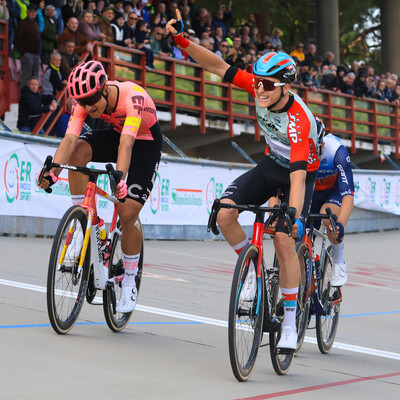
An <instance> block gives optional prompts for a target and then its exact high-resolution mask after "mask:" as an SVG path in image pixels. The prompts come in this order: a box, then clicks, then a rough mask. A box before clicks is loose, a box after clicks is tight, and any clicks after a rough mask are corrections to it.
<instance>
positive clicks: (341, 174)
mask: <svg viewBox="0 0 400 400" xmlns="http://www.w3.org/2000/svg"><path fill="white" fill-rule="evenodd" d="M337 167H338V170H339V171H340V176H341V177H342V179H343V182H344V183H347V184H349V182H348V180H347V176H346V173H345V172H344V169H343V167H342V166H341V165H340V164H338V166H337Z"/></svg>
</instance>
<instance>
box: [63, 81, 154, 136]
mask: <svg viewBox="0 0 400 400" xmlns="http://www.w3.org/2000/svg"><path fill="white" fill-rule="evenodd" d="M108 85H109V86H116V87H117V89H118V100H117V105H116V106H115V109H114V110H113V112H112V113H111V115H108V114H103V115H102V116H101V117H100V118H101V119H102V120H104V121H105V122H107V123H109V124H111V125H112V126H113V127H114V130H115V131H117V132H120V133H121V135H131V136H133V137H134V138H135V139H137V140H153V136H152V134H151V132H150V128H151V127H152V126H153V125H154V124H155V123H156V122H157V115H156V107H155V105H154V102H153V100H152V99H151V97H150V96H149V95H148V93H147V92H146V90H144V89H143V88H142V87H141V86H139V85H137V84H136V83H133V82H117V81H109V82H108ZM87 115H88V113H87V111H86V110H85V108H84V107H82V106H80V105H79V104H78V103H77V102H76V101H75V102H74V105H73V107H72V111H71V117H70V119H69V122H68V127H67V131H66V133H65V134H66V135H67V134H73V135H76V136H79V133H80V131H81V129H82V127H83V124H84V122H85V119H86V117H87Z"/></svg>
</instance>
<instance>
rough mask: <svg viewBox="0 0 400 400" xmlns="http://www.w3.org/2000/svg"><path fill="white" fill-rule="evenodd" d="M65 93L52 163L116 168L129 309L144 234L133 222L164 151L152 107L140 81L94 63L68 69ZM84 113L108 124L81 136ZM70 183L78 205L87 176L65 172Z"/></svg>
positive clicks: (121, 307) (123, 304)
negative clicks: (68, 107)
mask: <svg viewBox="0 0 400 400" xmlns="http://www.w3.org/2000/svg"><path fill="white" fill-rule="evenodd" d="M68 93H69V95H70V96H71V97H72V98H73V99H75V104H74V105H73V107H72V111H71V117H70V120H69V123H68V127H67V130H66V133H65V137H64V138H63V140H62V142H61V143H60V145H59V147H58V149H57V151H56V153H55V155H54V162H55V163H59V164H66V163H69V164H71V165H81V166H83V165H86V164H87V163H88V162H89V161H95V162H116V164H117V166H116V169H117V170H119V171H121V172H122V179H121V181H120V183H119V184H118V186H117V189H116V191H115V193H114V195H115V196H116V197H117V198H119V199H122V198H126V201H125V202H124V203H119V204H118V214H119V219H120V222H121V227H122V237H121V245H122V251H123V256H124V265H125V274H124V279H123V281H122V290H121V297H120V299H119V301H118V304H117V311H118V312H124V313H126V312H130V311H133V310H134V308H135V306H136V297H137V290H136V282H135V276H136V274H137V269H138V268H137V267H138V262H139V258H140V252H141V250H142V249H141V246H142V234H141V232H140V231H139V230H138V229H137V228H136V227H135V225H134V224H135V221H136V220H137V218H138V216H139V213H140V210H141V209H142V207H143V205H144V204H145V202H146V200H147V199H148V197H149V195H150V192H151V189H152V188H153V183H154V179H155V176H156V174H157V169H158V165H159V162H160V158H161V151H162V133H161V129H160V126H159V124H158V119H157V115H156V107H155V105H154V103H153V101H152V99H151V98H150V96H149V95H148V93H147V92H146V91H145V90H144V89H143V88H142V87H140V86H139V85H137V84H135V83H133V82H116V81H108V78H107V75H106V73H105V70H104V68H103V66H102V64H101V63H100V62H98V61H89V62H86V63H83V64H80V65H79V66H77V67H76V68H75V69H74V70H73V71H72V72H71V74H70V75H69V78H68ZM88 115H89V116H90V117H92V118H95V119H96V118H101V119H102V120H104V121H105V122H107V123H108V124H109V127H108V128H105V129H97V130H93V131H88V132H86V133H84V134H83V135H81V136H80V137H79V132H81V129H82V126H83V124H84V122H85V119H86V117H87V116H88ZM60 172H61V170H60V169H53V170H52V171H50V172H49V173H45V178H44V179H43V180H42V182H40V186H41V187H42V188H43V189H46V188H47V187H49V186H51V185H52V184H54V183H55V182H56V181H57V176H58V175H59V174H60ZM69 184H70V190H71V195H72V201H73V203H74V204H81V203H82V201H83V198H84V193H85V189H86V185H87V177H85V176H84V175H82V174H79V173H76V172H72V171H69Z"/></svg>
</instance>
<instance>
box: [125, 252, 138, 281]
mask: <svg viewBox="0 0 400 400" xmlns="http://www.w3.org/2000/svg"><path fill="white" fill-rule="evenodd" d="M122 254H123V256H124V266H125V273H124V279H123V281H122V286H136V281H135V276H136V274H137V272H138V264H139V260H140V253H139V254H135V255H133V256H131V255H127V254H125V253H122Z"/></svg>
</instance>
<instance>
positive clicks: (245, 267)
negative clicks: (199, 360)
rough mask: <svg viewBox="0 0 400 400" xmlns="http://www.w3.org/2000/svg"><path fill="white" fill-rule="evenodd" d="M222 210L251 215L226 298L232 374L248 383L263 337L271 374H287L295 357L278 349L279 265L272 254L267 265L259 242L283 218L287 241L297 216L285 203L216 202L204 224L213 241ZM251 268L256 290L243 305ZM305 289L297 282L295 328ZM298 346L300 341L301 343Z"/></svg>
mask: <svg viewBox="0 0 400 400" xmlns="http://www.w3.org/2000/svg"><path fill="white" fill-rule="evenodd" d="M221 208H233V209H236V210H238V211H251V212H253V213H254V214H255V222H254V226H253V237H252V241H251V243H249V244H248V245H246V246H245V247H244V248H243V250H242V251H241V253H240V255H239V258H238V260H237V263H236V267H235V271H234V275H233V281H232V287H231V294H230V302H229V320H228V343H229V357H230V363H231V367H232V371H233V374H234V375H235V377H236V379H237V380H238V381H240V382H242V381H246V380H247V379H248V378H249V377H250V374H251V372H252V370H253V367H254V364H255V361H256V357H257V353H258V349H259V347H261V346H263V345H261V341H262V337H263V334H264V333H266V334H268V336H269V348H270V355H271V361H272V366H273V368H274V370H275V372H276V373H277V374H278V375H283V374H286V372H287V371H288V370H289V367H290V364H291V362H292V359H293V355H294V351H288V350H285V349H278V348H277V343H278V342H279V339H280V334H281V323H282V321H283V314H284V308H283V300H282V295H281V292H280V285H279V262H278V259H277V257H276V255H275V254H274V257H273V263H272V265H271V266H270V265H267V264H265V262H264V257H263V256H264V246H263V238H264V235H265V234H267V235H271V236H273V235H274V233H275V232H274V229H272V228H271V224H272V222H273V221H274V220H276V219H277V218H278V217H279V216H281V215H283V217H284V218H285V221H286V226H287V230H288V232H289V233H288V234H289V236H290V234H291V232H292V228H293V222H292V221H293V219H294V215H295V213H296V210H295V209H294V208H289V207H288V206H287V204H286V203H282V204H281V205H280V206H275V207H265V206H256V205H236V204H228V203H221V202H220V201H219V199H216V200H215V201H214V204H213V206H212V210H211V214H210V217H209V221H208V230H209V231H210V230H212V231H213V233H214V234H215V235H218V234H219V230H218V228H217V225H216V220H217V214H218V211H219V210H220V209H221ZM266 213H270V215H269V217H268V218H267V219H266V220H265V215H266ZM250 268H254V269H255V272H254V273H255V274H256V275H255V276H257V284H256V285H255V287H254V289H253V291H252V292H251V297H250V299H249V298H246V299H243V296H241V293H242V289H243V285H244V282H245V280H246V277H247V275H248V274H249V271H250ZM250 273H251V272H250ZM303 288H304V282H299V296H298V300H297V309H296V322H297V325H298V324H299V322H300V321H301V320H302V318H301V314H302V312H303V309H304V305H303V304H301V301H302V299H304V295H303V293H302V290H303ZM299 340H300V341H301V339H299Z"/></svg>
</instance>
